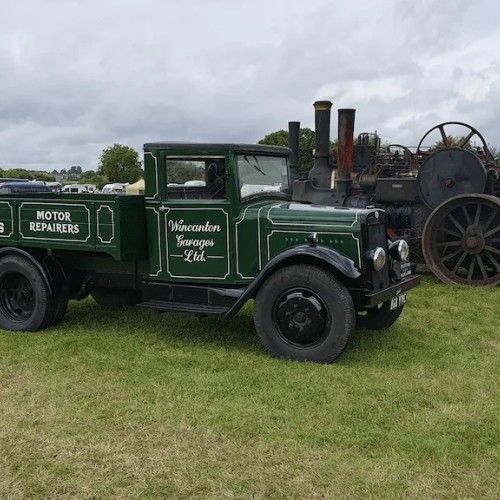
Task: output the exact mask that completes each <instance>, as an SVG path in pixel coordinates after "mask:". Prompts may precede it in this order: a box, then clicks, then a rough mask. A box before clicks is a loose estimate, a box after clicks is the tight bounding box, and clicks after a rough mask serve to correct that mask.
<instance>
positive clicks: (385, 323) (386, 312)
mask: <svg viewBox="0 0 500 500" xmlns="http://www.w3.org/2000/svg"><path fill="white" fill-rule="evenodd" d="M390 304H391V302H390V301H387V302H384V303H383V304H381V305H380V306H379V307H372V308H370V309H366V310H363V311H358V314H357V316H356V326H357V327H358V328H362V329H363V330H387V328H389V327H391V326H392V325H393V324H394V323H395V322H396V320H397V319H398V318H399V316H401V313H402V312H403V308H404V304H403V305H401V306H398V307H396V309H392V310H391V306H390Z"/></svg>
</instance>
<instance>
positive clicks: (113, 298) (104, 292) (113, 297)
mask: <svg viewBox="0 0 500 500" xmlns="http://www.w3.org/2000/svg"><path fill="white" fill-rule="evenodd" d="M90 295H92V298H93V299H94V300H95V301H96V302H97V303H98V304H99V305H100V306H101V307H106V308H113V307H125V306H131V305H135V304H137V303H138V302H140V300H141V295H140V292H139V291H138V290H122V289H120V288H95V289H94V290H92V291H91V292H90Z"/></svg>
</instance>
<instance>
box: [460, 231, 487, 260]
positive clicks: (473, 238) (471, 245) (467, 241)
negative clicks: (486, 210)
mask: <svg viewBox="0 0 500 500" xmlns="http://www.w3.org/2000/svg"><path fill="white" fill-rule="evenodd" d="M484 246H485V241H484V237H483V232H482V230H481V228H480V227H478V226H469V227H468V228H467V229H466V230H465V233H464V235H463V237H462V248H463V249H464V250H465V251H466V252H467V253H469V254H472V255H476V254H478V253H480V252H482V251H483V250H484Z"/></svg>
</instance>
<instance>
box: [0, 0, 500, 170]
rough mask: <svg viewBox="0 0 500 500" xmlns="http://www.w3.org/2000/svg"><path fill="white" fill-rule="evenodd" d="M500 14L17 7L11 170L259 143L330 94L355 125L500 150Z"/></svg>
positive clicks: (485, 7)
mask: <svg viewBox="0 0 500 500" xmlns="http://www.w3.org/2000/svg"><path fill="white" fill-rule="evenodd" d="M499 11H500V7H499V6H498V5H497V3H496V2H494V1H493V0H476V1H470V0H469V1H464V0H453V1H451V0H449V1H445V0H441V1H437V0H436V1H435V0H423V1H421V2H414V1H406V0H405V1H401V0H379V1H377V2H373V1H369V0H357V1H355V2H352V1H351V2H347V1H339V2H329V1H327V0H310V1H309V2H307V3H304V2H298V1H296V0H289V1H285V0H267V1H264V0H255V1H254V2H252V3H250V2H247V3H242V2H234V1H229V0H209V1H205V2H203V3H202V2H198V1H194V0H185V1H184V2H182V3H179V2H175V3H174V2H165V1H161V0H144V1H143V2H135V1H127V0H121V1H118V0H108V1H106V2H100V1H99V2H98V1H96V0H88V1H86V2H80V1H79V2H76V1H73V0H67V1H62V0H43V1H40V0H38V1H35V0H25V1H23V2H16V3H14V2H8V3H7V5H2V6H1V7H0V67H1V68H2V72H1V73H0V167H2V168H10V167H26V168H43V169H48V170H52V169H53V168H57V169H60V168H68V167H69V166H71V165H74V164H76V165H81V166H82V167H83V168H85V169H88V168H93V169H95V168H96V167H97V162H98V157H99V155H100V153H101V152H102V150H103V149H104V148H105V147H107V146H109V145H112V144H114V143H122V144H126V145H129V146H131V147H134V148H135V149H137V150H141V148H142V144H143V143H144V142H148V141H155V140H192V141H220V142H225V141H241V142H256V141H257V140H259V139H261V138H262V137H264V136H265V135H267V134H268V133H270V132H272V131H274V130H277V129H281V128H286V124H287V122H288V120H300V121H301V122H302V123H303V126H308V127H311V128H312V126H313V123H314V116H313V108H312V103H313V101H314V100H317V99H331V100H332V101H333V102H334V108H337V107H354V108H356V109H357V114H356V131H357V132H362V131H373V130H377V131H378V132H379V133H380V134H381V135H382V136H383V138H384V139H385V140H389V141H390V142H397V143H402V144H408V145H413V144H416V143H417V142H418V141H419V139H420V137H422V136H423V134H424V133H425V132H426V131H427V130H428V129H429V128H431V127H433V126H434V125H436V124H437V123H439V122H441V121H447V120H461V121H466V122H470V123H471V124H472V125H473V126H475V127H477V128H478V129H479V130H480V131H481V132H482V133H483V135H484V136H485V137H486V138H487V140H488V142H490V143H491V144H493V145H500V126H499V125H497V122H498V120H497V118H496V114H495V110H496V109H498V108H499V104H500V84H499V80H500V66H499V63H498V59H497V54H496V50H495V48H496V47H498V46H500V43H499V42H500V39H499V38H500V34H498V33H497V28H496V26H495V23H496V20H497V19H498V17H499V16H498V13H499ZM14 19H15V20H16V22H13V20H14ZM20 20H21V21H20ZM333 121H334V120H332V122H333ZM332 133H333V134H335V126H334V123H332Z"/></svg>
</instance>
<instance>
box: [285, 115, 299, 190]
mask: <svg viewBox="0 0 500 500" xmlns="http://www.w3.org/2000/svg"><path fill="white" fill-rule="evenodd" d="M299 139H300V122H288V147H289V148H290V149H291V150H292V154H291V155H290V182H291V185H292V189H293V183H294V182H295V181H296V180H297V179H298V178H299Z"/></svg>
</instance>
